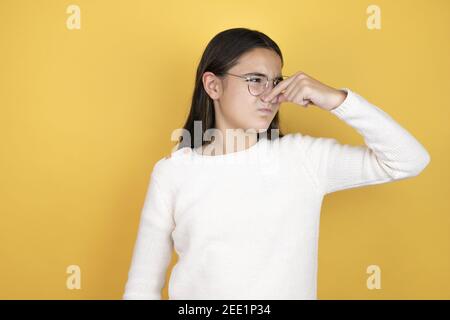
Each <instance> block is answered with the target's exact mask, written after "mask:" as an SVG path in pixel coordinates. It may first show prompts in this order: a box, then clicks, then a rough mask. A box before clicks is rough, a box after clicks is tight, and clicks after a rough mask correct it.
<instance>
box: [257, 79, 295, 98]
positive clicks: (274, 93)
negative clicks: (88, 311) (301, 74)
mask: <svg viewBox="0 0 450 320" xmlns="http://www.w3.org/2000/svg"><path fill="white" fill-rule="evenodd" d="M293 80H294V76H290V77H289V78H287V79H285V80H283V81H281V82H280V83H279V84H277V86H276V87H275V88H273V89H272V91H271V92H270V93H269V94H268V95H267V96H266V97H265V98H263V100H264V101H271V100H272V99H273V98H274V97H276V96H277V95H278V94H279V93H280V92H281V91H283V90H284V89H286V87H287V86H288V85H289V84H290V83H291V82H292V81H293Z"/></svg>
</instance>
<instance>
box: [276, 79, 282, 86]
mask: <svg viewBox="0 0 450 320" xmlns="http://www.w3.org/2000/svg"><path fill="white" fill-rule="evenodd" d="M281 81H283V79H276V80H275V86H277V85H278V84H279V83H280V82H281Z"/></svg>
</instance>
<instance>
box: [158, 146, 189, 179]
mask: <svg viewBox="0 0 450 320" xmlns="http://www.w3.org/2000/svg"><path fill="white" fill-rule="evenodd" d="M191 152H192V149H191V148H189V147H183V148H180V149H177V150H172V152H171V153H169V154H166V155H165V156H163V157H162V158H160V159H158V160H157V161H156V163H155V164H154V166H153V174H154V175H158V176H167V175H169V174H170V173H173V171H175V170H176V169H177V168H178V167H181V164H183V163H185V162H186V161H183V160H185V159H186V158H187V157H188V156H190V155H191Z"/></svg>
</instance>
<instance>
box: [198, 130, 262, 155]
mask: <svg viewBox="0 0 450 320" xmlns="http://www.w3.org/2000/svg"><path fill="white" fill-rule="evenodd" d="M266 141H267V137H265V136H262V137H260V138H259V140H258V141H256V143H255V144H253V145H252V146H250V147H248V148H247V149H244V150H240V151H234V152H228V153H225V154H218V155H214V156H211V155H207V154H201V153H199V152H197V151H195V149H194V148H191V151H192V153H193V154H194V156H195V157H197V158H201V159H223V158H233V157H238V156H241V155H248V154H251V153H253V152H254V151H255V150H256V149H257V148H258V147H259V146H260V145H262V144H263V143H265V142H266Z"/></svg>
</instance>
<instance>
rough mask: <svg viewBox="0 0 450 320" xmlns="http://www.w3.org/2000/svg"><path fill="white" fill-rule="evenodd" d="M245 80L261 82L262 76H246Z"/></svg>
mask: <svg viewBox="0 0 450 320" xmlns="http://www.w3.org/2000/svg"><path fill="white" fill-rule="evenodd" d="M247 81H249V82H255V83H261V81H262V78H260V77H251V78H248V79H247Z"/></svg>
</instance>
